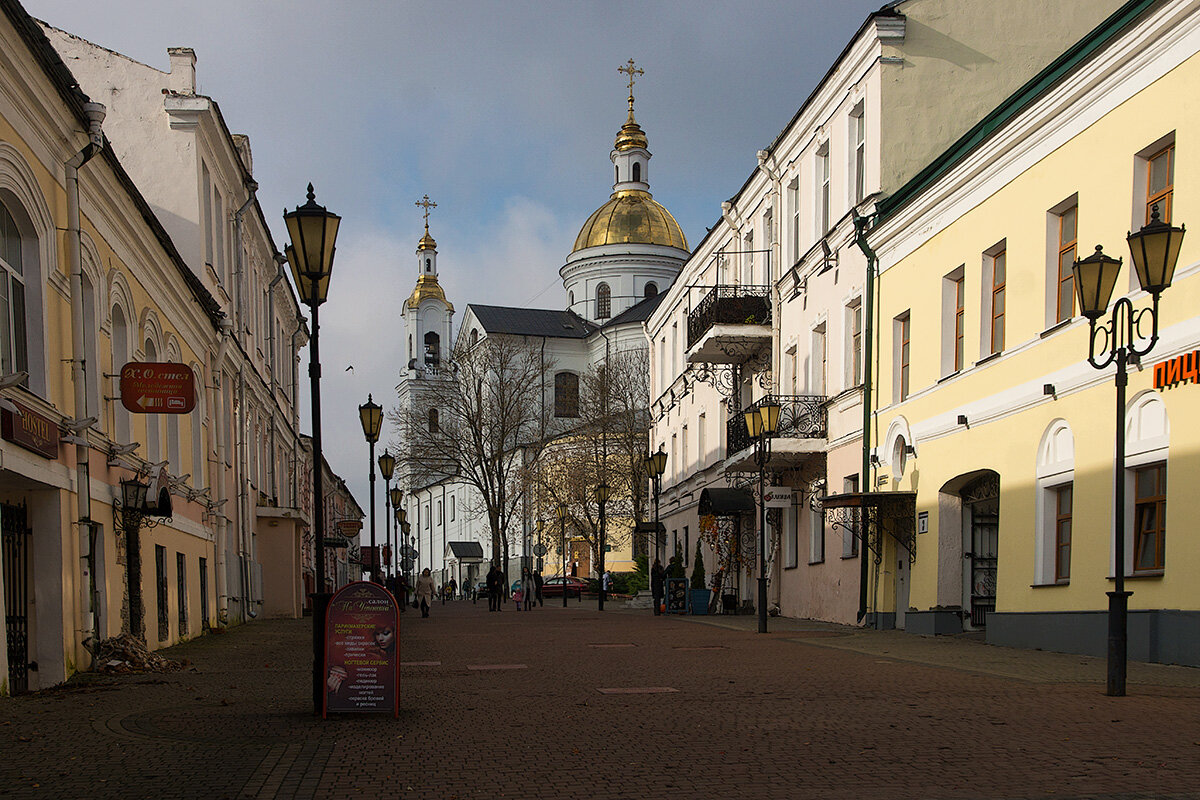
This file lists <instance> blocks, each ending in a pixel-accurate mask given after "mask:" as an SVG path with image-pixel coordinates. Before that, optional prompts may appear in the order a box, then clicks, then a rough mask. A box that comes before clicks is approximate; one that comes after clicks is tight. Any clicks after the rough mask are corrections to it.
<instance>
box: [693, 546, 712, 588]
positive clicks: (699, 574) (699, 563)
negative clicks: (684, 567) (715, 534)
mask: <svg viewBox="0 0 1200 800" xmlns="http://www.w3.org/2000/svg"><path fill="white" fill-rule="evenodd" d="M704 578H705V575H704V553H703V552H702V551H701V550H700V541H699V540H696V558H695V560H694V561H693V563H692V586H691V588H693V589H707V588H708V586H706V585H705V583H704Z"/></svg>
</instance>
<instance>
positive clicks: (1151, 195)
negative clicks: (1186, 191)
mask: <svg viewBox="0 0 1200 800" xmlns="http://www.w3.org/2000/svg"><path fill="white" fill-rule="evenodd" d="M1174 193H1175V142H1174V141H1172V142H1171V143H1170V144H1169V145H1167V146H1166V147H1165V148H1163V149H1162V150H1159V151H1158V152H1157V153H1155V154H1154V155H1152V156H1150V158H1148V159H1147V160H1146V222H1150V216H1151V214H1152V213H1153V211H1154V207H1155V206H1158V218H1159V219H1161V220H1162V221H1163V222H1170V221H1171V200H1172V195H1173V194H1174Z"/></svg>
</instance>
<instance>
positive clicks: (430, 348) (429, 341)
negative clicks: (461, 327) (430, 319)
mask: <svg viewBox="0 0 1200 800" xmlns="http://www.w3.org/2000/svg"><path fill="white" fill-rule="evenodd" d="M441 349H442V337H440V336H438V335H437V333H435V332H434V331H430V332H429V333H427V334H425V365H426V366H430V367H436V366H437V365H438V361H440V360H441V355H442V354H441Z"/></svg>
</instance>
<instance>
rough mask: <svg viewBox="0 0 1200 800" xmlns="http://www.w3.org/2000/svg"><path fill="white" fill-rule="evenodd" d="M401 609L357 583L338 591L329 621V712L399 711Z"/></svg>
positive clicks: (380, 591)
mask: <svg viewBox="0 0 1200 800" xmlns="http://www.w3.org/2000/svg"><path fill="white" fill-rule="evenodd" d="M399 617H400V606H399V604H398V603H397V602H396V598H394V597H393V596H392V594H391V592H389V591H388V590H387V589H385V588H383V587H382V586H380V585H379V584H377V583H371V582H368V581H359V582H357V583H351V584H349V585H348V586H345V587H343V588H342V589H340V590H339V591H338V592H337V594H335V595H334V596H333V597H332V598H331V599H330V601H329V610H328V612H327V614H326V616H325V676H326V680H325V712H326V713H329V712H331V711H332V712H335V713H338V712H341V713H356V712H388V711H390V712H392V713H393V714H396V715H398V714H399V711H400V653H399V649H400V648H399V646H398V639H397V633H398V632H399V630H400V628H399Z"/></svg>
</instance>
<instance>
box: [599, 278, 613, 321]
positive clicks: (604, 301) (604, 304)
mask: <svg viewBox="0 0 1200 800" xmlns="http://www.w3.org/2000/svg"><path fill="white" fill-rule="evenodd" d="M611 316H612V290H610V289H609V288H608V284H607V283H602V284H600V285H599V286H597V287H596V319H608V318H609V317H611Z"/></svg>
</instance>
